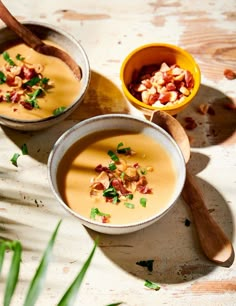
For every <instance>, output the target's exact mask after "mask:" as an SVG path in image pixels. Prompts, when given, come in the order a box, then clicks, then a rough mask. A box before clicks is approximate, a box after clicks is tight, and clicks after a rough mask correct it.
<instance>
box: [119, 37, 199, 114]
mask: <svg viewBox="0 0 236 306" xmlns="http://www.w3.org/2000/svg"><path fill="white" fill-rule="evenodd" d="M155 47H165V48H170V49H174V50H175V51H177V52H180V53H182V54H184V55H185V56H186V57H187V58H188V59H190V60H191V62H193V63H194V67H195V68H194V69H195V70H196V73H197V75H198V79H197V82H196V83H195V85H194V87H193V90H192V91H191V94H190V95H189V96H188V97H186V98H185V99H184V100H183V101H182V102H181V103H176V104H173V105H167V106H162V107H158V106H152V105H148V104H145V103H144V102H142V101H140V100H138V99H137V98H135V97H134V96H133V95H132V94H131V93H130V91H129V90H128V88H127V86H126V84H125V82H124V71H125V68H126V64H127V63H128V62H129V60H130V59H131V58H132V56H133V55H135V54H136V53H137V52H139V51H141V50H143V49H148V48H155ZM120 80H121V86H122V89H123V91H124V93H125V95H126V97H127V98H128V99H129V100H130V101H132V103H133V104H136V105H138V106H139V107H141V108H143V109H146V110H150V111H153V110H157V109H160V110H163V111H172V110H173V111H174V110H176V109H178V108H181V107H184V106H185V105H186V104H188V103H189V101H190V100H192V99H193V98H194V97H195V96H196V94H197V92H198V90H199V87H200V84H201V70H200V68H199V65H198V63H197V62H196V60H195V59H194V57H193V56H192V55H191V54H190V53H189V52H188V51H187V50H185V49H183V48H181V47H179V46H177V45H173V44H169V43H148V44H145V45H141V46H139V47H137V48H135V49H133V50H132V51H131V52H130V53H129V54H128V55H127V56H126V57H125V58H124V60H123V62H122V64H121V68H120Z"/></svg>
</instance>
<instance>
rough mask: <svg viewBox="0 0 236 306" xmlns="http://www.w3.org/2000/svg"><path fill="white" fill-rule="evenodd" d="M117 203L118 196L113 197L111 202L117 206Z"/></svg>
mask: <svg viewBox="0 0 236 306" xmlns="http://www.w3.org/2000/svg"><path fill="white" fill-rule="evenodd" d="M119 202H120V199H119V196H115V197H114V198H113V200H112V203H113V204H117V203H119Z"/></svg>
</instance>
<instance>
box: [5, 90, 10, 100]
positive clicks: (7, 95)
mask: <svg viewBox="0 0 236 306" xmlns="http://www.w3.org/2000/svg"><path fill="white" fill-rule="evenodd" d="M5 99H6V102H11V95H10V94H9V92H7V93H6V94H5Z"/></svg>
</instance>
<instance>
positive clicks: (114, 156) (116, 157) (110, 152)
mask: <svg viewBox="0 0 236 306" xmlns="http://www.w3.org/2000/svg"><path fill="white" fill-rule="evenodd" d="M107 154H108V155H109V156H110V158H111V159H112V160H113V161H114V162H118V161H119V157H118V156H117V155H116V154H115V153H114V152H113V151H111V150H109V151H108V152H107Z"/></svg>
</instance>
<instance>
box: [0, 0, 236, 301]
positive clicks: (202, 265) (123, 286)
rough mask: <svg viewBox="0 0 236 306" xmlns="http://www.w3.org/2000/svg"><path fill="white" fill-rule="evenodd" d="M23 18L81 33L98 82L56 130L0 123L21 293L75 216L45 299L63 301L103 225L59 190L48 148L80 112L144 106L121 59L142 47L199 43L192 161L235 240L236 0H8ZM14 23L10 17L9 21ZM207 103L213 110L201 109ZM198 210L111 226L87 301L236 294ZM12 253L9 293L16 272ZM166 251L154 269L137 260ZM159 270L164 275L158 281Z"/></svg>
mask: <svg viewBox="0 0 236 306" xmlns="http://www.w3.org/2000/svg"><path fill="white" fill-rule="evenodd" d="M3 2H4V4H5V5H6V6H7V7H8V8H9V10H10V11H11V12H12V13H13V14H14V15H15V16H16V17H17V18H18V19H19V20H21V21H28V20H34V21H41V22H45V23H49V24H53V25H55V27H58V28H60V29H64V30H66V31H67V32H69V33H70V34H72V35H73V36H74V37H75V38H76V39H77V40H78V41H79V42H80V43H81V44H82V46H83V47H84V49H85V51H86V53H87V55H88V58H89V61H90V65H91V71H92V75H91V83H90V87H89V90H88V92H87V95H86V97H85V99H84V102H83V104H82V105H81V106H80V107H79V108H78V109H77V110H76V111H75V112H74V113H73V115H71V116H70V117H69V118H68V119H67V120H65V121H63V122H62V123H61V124H59V125H57V126H55V127H52V128H50V129H48V130H45V131H39V132H28V133H23V132H18V131H14V130H11V129H8V128H6V127H3V126H2V127H1V128H0V148H1V151H0V236H3V237H6V238H9V239H17V240H20V241H21V243H22V245H23V256H22V265H21V271H20V283H19V285H18V287H17V289H16V293H15V295H14V298H13V301H12V305H17V306H19V305H22V304H23V301H24V297H25V295H26V291H27V288H28V284H29V281H30V279H31V278H32V276H33V274H34V271H35V268H36V267H37V265H38V262H39V260H40V258H41V255H42V253H43V250H44V248H45V247H46V245H47V242H48V240H49V237H50V235H51V233H52V231H53V230H54V228H55V226H56V224H57V223H58V221H59V220H60V219H62V220H63V222H62V225H61V228H60V230H59V235H58V238H57V241H56V244H55V249H54V257H53V261H52V263H51V264H50V268H49V271H48V275H47V280H46V283H45V289H44V291H43V292H42V294H41V295H40V298H39V300H38V303H37V305H42V306H51V305H56V303H57V302H58V301H59V299H60V297H61V296H62V293H63V292H64V291H65V289H66V288H67V287H68V286H69V284H70V283H71V282H72V280H73V279H74V277H75V275H76V274H77V273H78V271H79V270H80V268H81V267H82V264H83V262H84V260H85V259H86V258H87V256H88V254H89V253H90V251H91V249H92V246H93V243H94V239H95V237H96V236H97V235H98V234H97V233H95V232H93V231H91V230H88V229H86V228H85V227H83V226H82V225H80V224H79V222H78V220H76V219H75V218H74V217H72V216H71V215H69V214H67V213H66V212H65V211H64V210H63V209H62V208H61V207H60V206H59V205H58V203H57V201H56V200H55V198H54V196H53V194H52V191H51V190H50V188H49V184H48V179H47V159H48V155H49V153H50V150H51V148H52V146H53V144H54V143H55V141H56V140H57V138H58V137H59V136H60V135H61V134H62V133H63V132H64V131H66V130H67V129H68V128H69V127H71V126H72V125H74V124H75V123H77V122H79V121H81V120H83V119H85V118H88V117H91V116H95V115H100V114H106V113H131V114H135V115H140V116H142V114H140V113H139V111H138V110H136V109H134V107H132V106H131V105H130V104H129V103H128V102H127V101H126V99H125V98H124V96H123V94H122V91H121V86H120V80H119V70H120V66H121V62H122V60H123V59H124V57H125V56H126V55H127V53H128V52H130V51H131V50H132V49H134V48H136V47H138V46H140V45H142V44H146V43H150V42H166V43H172V44H176V45H179V46H180V47H182V48H185V49H186V50H188V51H189V52H190V53H191V54H192V55H193V56H194V57H195V59H196V61H197V62H198V64H199V66H200V69H201V72H202V81H201V87H200V90H199V92H198V94H197V96H196V98H195V99H194V101H193V103H192V105H191V106H190V107H188V108H187V109H186V110H184V111H183V112H182V113H181V114H180V115H178V116H177V119H178V120H179V121H180V122H181V123H182V124H183V126H185V124H186V121H185V120H186V117H191V118H193V120H194V121H195V122H196V123H197V127H196V128H195V129H193V130H187V133H188V135H189V137H190V139H191V150H192V156H191V160H190V165H189V166H190V169H191V171H192V173H193V174H195V175H196V179H197V183H198V184H199V186H200V188H201V190H202V193H203V196H204V198H205V200H206V204H207V207H208V209H209V211H210V213H211V215H212V217H213V218H214V219H215V220H216V221H217V223H218V224H219V225H220V226H221V228H222V229H223V231H224V232H225V233H226V235H227V236H228V238H229V239H230V240H231V241H232V242H233V244H234V245H235V222H236V206H235V205H236V159H235V157H236V133H235V127H236V115H235V110H233V109H229V108H227V105H228V104H229V103H235V104H236V79H234V80H229V79H227V78H226V77H225V76H224V70H225V69H232V70H233V71H235V72H236V1H235V0H228V1H221V0H211V1H210V0H207V1H197V0H192V1H188V0H181V1H180V0H179V1H178V0H175V1H174V0H173V1H172V0H167V1H161V0H148V1H145V0H142V1H141V0H135V1H124V0H119V1H118V0H117V1H115V0H110V1H105V0H100V1H96V0H81V1H77V0H51V1H48V0H40V1H36V0H31V1H27V0H21V1H16V0H11V1H10V0H5V1H3ZM2 25H3V23H1V26H2ZM200 104H208V105H210V106H211V109H213V113H214V114H212V112H211V113H208V114H205V115H204V114H201V113H199V111H198V108H199V105H200ZM23 143H26V144H27V146H28V150H29V155H25V156H22V157H21V158H20V159H19V162H18V164H19V165H18V167H17V168H16V167H14V166H13V165H12V164H11V162H10V158H11V157H12V155H13V154H14V153H15V152H19V151H20V147H21V145H22V144H23ZM186 219H188V220H190V221H192V217H191V213H190V211H189V209H188V207H187V206H186V204H185V203H184V201H183V199H182V198H179V199H178V201H177V203H176V205H175V207H174V208H173V209H172V210H171V211H170V212H169V213H168V214H167V215H166V216H165V217H164V218H162V219H161V220H160V221H159V222H157V223H155V224H154V225H152V226H150V227H148V228H146V229H144V230H141V231H139V232H136V233H133V234H128V235H122V236H110V235H99V236H100V244H99V247H98V248H97V250H96V253H95V256H94V258H93V261H92V264H91V267H90V268H89V270H88V273H87V275H86V279H85V282H84V284H83V285H82V287H81V289H80V291H79V295H78V298H77V301H76V305H83V306H87V305H88V306H90V305H96V306H102V305H107V304H110V303H115V302H123V304H122V305H131V306H135V305H137V306H149V305H150V306H151V305H214V306H215V305H236V271H235V263H232V264H231V265H230V266H229V267H223V266H219V265H216V264H214V263H213V262H211V261H209V260H208V259H207V258H206V257H205V256H204V254H203V252H202V250H201V248H200V245H199V242H198V238H197V235H196V231H195V227H194V224H193V223H192V222H191V224H190V226H186V225H185V220H186ZM10 258H11V257H10V254H7V256H6V259H5V260H6V261H5V263H4V267H3V271H2V276H1V284H0V289H1V290H0V300H1V301H2V299H3V288H4V281H5V278H6V276H7V273H8V266H9V262H10ZM141 260H154V262H153V271H148V269H147V268H145V267H141V266H139V265H137V264H136V263H137V262H139V261H141ZM145 279H148V280H151V281H154V282H157V283H159V284H160V286H161V289H160V290H159V291H154V290H151V289H148V288H146V287H145V286H144V280H145Z"/></svg>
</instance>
